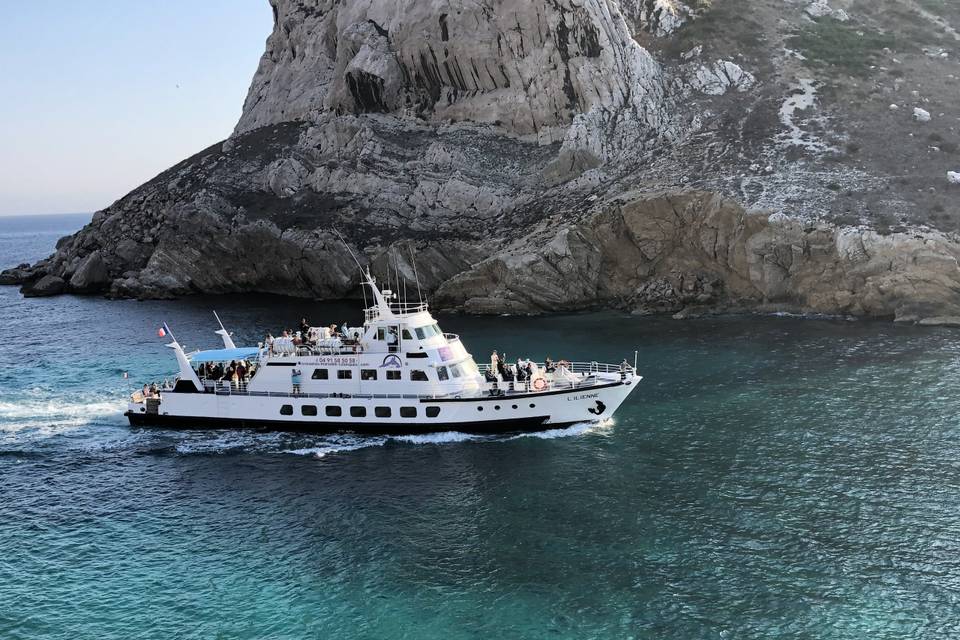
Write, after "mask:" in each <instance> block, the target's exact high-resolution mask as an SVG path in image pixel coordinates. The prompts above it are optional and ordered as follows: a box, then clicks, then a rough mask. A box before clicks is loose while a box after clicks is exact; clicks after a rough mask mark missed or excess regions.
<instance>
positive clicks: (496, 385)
mask: <svg viewBox="0 0 960 640" xmlns="http://www.w3.org/2000/svg"><path fill="white" fill-rule="evenodd" d="M364 286H366V287H367V288H368V289H369V290H370V292H371V293H372V294H373V303H372V306H370V307H368V308H366V309H365V311H364V322H363V325H362V326H358V327H355V328H348V327H340V328H339V330H336V329H337V328H336V327H335V326H334V325H331V327H307V326H304V327H303V329H302V330H301V331H300V332H298V333H297V334H295V335H294V336H285V337H280V338H276V339H272V340H270V339H268V340H265V341H264V342H263V343H260V344H258V345H257V346H252V347H237V346H236V345H235V344H234V343H233V339H232V337H231V335H230V334H229V333H228V332H227V330H226V329H225V328H224V327H223V325H222V324H221V325H220V330H218V331H216V333H217V334H219V335H220V336H221V338H222V340H223V348H222V349H215V350H210V351H197V352H193V353H186V352H185V351H184V349H183V348H182V347H181V346H180V344H179V343H178V342H177V340H176V338H174V337H173V334H172V333H170V334H169V335H170V337H171V339H172V342H171V343H170V344H168V345H167V346H168V347H170V348H171V349H172V350H173V353H174V355H175V356H176V359H177V363H178V365H179V372H178V374H177V376H176V379H175V380H174V381H173V382H171V383H164V384H162V385H159V386H153V387H145V390H144V392H137V393H135V394H133V395H132V397H131V399H130V402H129V405H128V407H127V411H126V413H125V415H126V416H127V417H128V418H129V420H130V424H132V425H157V426H164V427H182V428H202V427H227V428H238V427H254V428H271V429H278V430H290V431H311V432H337V431H349V432H356V433H370V434H384V433H403V434H410V433H430V432H438V431H461V432H466V433H510V432H522V431H538V430H546V429H556V428H561V427H565V426H569V425H572V424H576V423H582V422H599V421H604V420H607V419H609V418H610V417H611V416H613V414H614V412H615V411H616V410H617V408H618V407H619V406H620V405H621V404H622V403H623V401H624V400H626V398H627V396H628V395H630V392H631V391H633V390H634V389H635V388H636V387H637V384H638V383H639V382H640V380H641V377H640V376H638V375H637V372H636V353H635V354H634V362H633V365H632V366H631V365H630V364H628V362H627V361H626V359H625V360H624V361H623V362H622V363H620V364H601V363H597V362H566V361H559V362H557V363H551V362H546V363H533V362H520V363H518V364H517V365H513V364H509V365H508V364H507V363H504V362H500V361H498V360H499V357H496V358H494V357H492V358H491V363H490V364H486V363H484V364H482V365H479V366H478V364H477V363H476V362H475V361H474V358H473V356H471V354H470V353H468V352H467V350H466V348H465V347H464V344H463V342H461V340H460V337H459V336H456V335H453V334H449V333H444V332H443V331H441V329H440V327H439V326H438V324H437V321H436V319H435V318H434V317H433V316H432V315H431V314H430V311H429V308H428V305H427V303H426V302H423V301H418V302H416V303H408V302H401V301H399V300H398V296H397V295H396V294H395V293H393V292H391V291H390V290H389V289H384V290H381V289H379V288H378V286H377V284H376V280H375V279H374V278H373V277H372V276H371V275H370V272H369V270H368V271H366V272H365V273H364ZM217 320H218V322H219V318H217ZM164 327H166V325H164ZM168 332H169V330H166V331H164V330H161V332H160V335H161V336H164V335H166V334H167V333H168ZM231 363H233V367H234V372H239V375H235V376H231V377H230V378H227V377H226V376H225V375H224V370H225V369H226V368H229V367H230V366H231Z"/></svg>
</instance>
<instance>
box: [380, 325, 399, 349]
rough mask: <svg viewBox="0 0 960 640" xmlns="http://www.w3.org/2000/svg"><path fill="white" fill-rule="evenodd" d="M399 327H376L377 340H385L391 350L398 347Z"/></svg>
mask: <svg viewBox="0 0 960 640" xmlns="http://www.w3.org/2000/svg"><path fill="white" fill-rule="evenodd" d="M399 337H400V329H399V328H398V327H377V340H380V341H381V342H386V343H387V346H388V347H389V349H390V351H391V352H394V351H397V350H399V348H400V340H399Z"/></svg>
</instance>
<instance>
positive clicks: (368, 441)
mask: <svg viewBox="0 0 960 640" xmlns="http://www.w3.org/2000/svg"><path fill="white" fill-rule="evenodd" d="M604 424H606V423H601V424H599V425H598V424H597V423H593V422H583V423H579V424H575V425H572V426H570V427H566V428H564V429H550V430H547V431H538V432H531V433H521V434H515V435H506V436H499V435H479V434H473V433H463V432H461V431H443V432H439V433H426V434H417V435H405V436H354V435H342V436H330V438H329V439H328V440H327V441H324V442H322V443H317V444H316V445H315V446H310V447H302V448H297V449H285V450H283V451H281V453H286V454H292V455H298V456H314V457H316V458H324V457H326V456H328V455H331V454H335V453H346V452H349V451H357V450H359V449H368V448H370V447H382V446H385V445H387V444H389V443H397V444H400V445H413V446H424V445H449V444H460V443H465V442H509V441H511V440H518V439H521V438H535V439H540V440H554V439H557V438H572V437H576V436H580V435H583V434H585V433H588V432H590V431H593V430H594V429H597V428H603V426H604Z"/></svg>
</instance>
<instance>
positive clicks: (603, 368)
mask: <svg viewBox="0 0 960 640" xmlns="http://www.w3.org/2000/svg"><path fill="white" fill-rule="evenodd" d="M563 363H564V364H559V363H554V364H555V366H556V369H555V370H554V371H551V372H547V371H546V367H545V366H544V364H543V363H537V367H538V368H539V369H540V371H541V373H544V374H545V380H544V383H542V386H541V384H538V383H537V381H536V380H530V379H529V378H528V379H526V380H512V381H510V380H499V379H498V380H497V381H496V382H492V381H486V382H484V383H483V384H482V385H481V386H480V389H479V390H480V392H481V393H482V394H483V395H490V394H500V393H502V394H505V395H508V396H509V395H510V394H529V393H545V392H548V391H563V390H568V389H586V388H590V387H595V386H598V385H601V384H607V383H609V382H610V381H611V379H610V377H609V376H607V377H603V378H600V377H598V374H618V375H619V376H620V377H621V378H622V377H625V376H627V375H633V373H634V369H633V367H632V366H630V365H626V366H624V365H622V364H619V365H618V364H609V363H604V362H569V363H568V362H566V361H563ZM478 368H479V369H480V372H481V373H482V374H484V376H485V375H486V373H487V372H488V371H489V370H490V365H489V364H486V363H484V364H480V365H478ZM200 382H201V383H202V384H203V393H214V394H216V395H224V396H229V395H240V396H258V397H275V398H385V399H390V398H405V399H426V400H429V399H436V398H449V397H456V396H457V395H458V393H457V392H456V391H450V392H448V393H432V394H423V393H420V394H416V393H413V394H410V393H402V394H401V393H339V392H334V393H293V392H292V390H291V391H250V390H249V389H248V386H247V382H230V381H227V380H210V379H207V378H202V379H201V380H200ZM174 386H175V383H168V384H163V385H158V390H159V391H172V389H173V387H174Z"/></svg>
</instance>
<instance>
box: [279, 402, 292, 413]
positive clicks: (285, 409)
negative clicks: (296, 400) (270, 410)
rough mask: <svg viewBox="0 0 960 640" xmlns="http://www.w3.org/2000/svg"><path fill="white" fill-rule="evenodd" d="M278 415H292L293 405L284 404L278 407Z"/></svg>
mask: <svg viewBox="0 0 960 640" xmlns="http://www.w3.org/2000/svg"><path fill="white" fill-rule="evenodd" d="M280 415H282V416H292V415H293V405H292V404H285V405H283V406H282V407H280Z"/></svg>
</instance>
